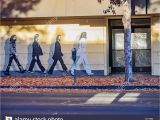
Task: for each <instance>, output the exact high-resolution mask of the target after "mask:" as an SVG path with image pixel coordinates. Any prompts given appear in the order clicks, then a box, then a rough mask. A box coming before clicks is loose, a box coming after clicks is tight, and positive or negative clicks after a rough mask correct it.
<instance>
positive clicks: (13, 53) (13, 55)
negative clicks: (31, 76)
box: [4, 35, 25, 75]
mask: <svg viewBox="0 0 160 120" xmlns="http://www.w3.org/2000/svg"><path fill="white" fill-rule="evenodd" d="M16 39H17V37H16V35H12V36H11V38H10V41H9V52H10V53H9V63H8V65H7V68H6V70H5V72H4V73H5V75H10V73H9V70H10V67H11V64H12V61H13V60H15V62H16V64H17V65H18V68H19V70H20V72H21V73H24V72H25V70H24V69H23V67H22V65H21V64H20V62H19V60H18V57H17V51H16Z"/></svg>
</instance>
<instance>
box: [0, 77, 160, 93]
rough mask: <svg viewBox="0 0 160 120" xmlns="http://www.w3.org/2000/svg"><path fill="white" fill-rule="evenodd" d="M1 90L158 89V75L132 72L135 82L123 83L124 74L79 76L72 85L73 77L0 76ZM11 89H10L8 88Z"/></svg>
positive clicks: (159, 84)
mask: <svg viewBox="0 0 160 120" xmlns="http://www.w3.org/2000/svg"><path fill="white" fill-rule="evenodd" d="M0 79H1V85H0V86H1V91H6V90H7V91H8V90H9V89H19V90H20V89H94V90H96V89H108V90H115V89H124V90H130V89H131V90H132V89H156V90H159V86H160V77H158V76H151V75H149V74H134V75H133V79H134V81H135V82H132V83H124V74H114V75H109V76H97V77H96V76H80V77H78V78H77V80H76V83H75V84H74V85H73V83H74V81H73V77H72V76H66V77H54V76H46V77H45V76H37V77H1V78H0ZM9 91H11V90H9Z"/></svg>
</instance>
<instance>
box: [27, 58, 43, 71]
mask: <svg viewBox="0 0 160 120" xmlns="http://www.w3.org/2000/svg"><path fill="white" fill-rule="evenodd" d="M36 62H37V64H38V66H39V68H40V69H41V71H42V72H45V68H44V67H43V65H42V63H41V61H40V59H39V56H33V58H32V61H31V64H30V67H29V70H28V71H29V72H31V73H32V71H33V68H34V65H35V63H36Z"/></svg>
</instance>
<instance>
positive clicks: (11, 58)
mask: <svg viewBox="0 0 160 120" xmlns="http://www.w3.org/2000/svg"><path fill="white" fill-rule="evenodd" d="M13 60H15V62H16V64H17V65H18V68H19V70H20V72H21V73H24V72H25V70H24V69H23V67H22V65H21V64H20V62H19V60H18V58H17V56H16V55H10V58H9V63H8V65H7V68H6V70H5V75H10V74H9V70H10V67H11V64H12V61H13Z"/></svg>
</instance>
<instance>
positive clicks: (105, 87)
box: [0, 86, 160, 90]
mask: <svg viewBox="0 0 160 120" xmlns="http://www.w3.org/2000/svg"><path fill="white" fill-rule="evenodd" d="M0 88H16V89H20V88H30V89H46V88H48V89H109V90H112V89H113V90H118V89H124V90H132V89H158V90H159V89H160V86H0Z"/></svg>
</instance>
